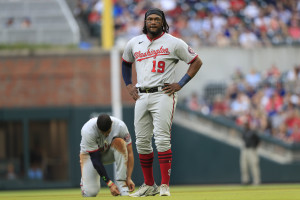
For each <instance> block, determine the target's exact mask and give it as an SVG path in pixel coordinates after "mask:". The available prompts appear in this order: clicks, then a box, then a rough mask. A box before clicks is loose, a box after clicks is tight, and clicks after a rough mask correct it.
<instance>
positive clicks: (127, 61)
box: [122, 58, 133, 64]
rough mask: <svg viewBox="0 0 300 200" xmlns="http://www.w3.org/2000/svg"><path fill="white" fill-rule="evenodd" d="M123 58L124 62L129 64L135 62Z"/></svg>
mask: <svg viewBox="0 0 300 200" xmlns="http://www.w3.org/2000/svg"><path fill="white" fill-rule="evenodd" d="M122 60H123V61H124V62H126V63H129V64H132V63H133V62H129V61H127V60H125V59H124V58H122Z"/></svg>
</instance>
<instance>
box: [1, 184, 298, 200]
mask: <svg viewBox="0 0 300 200" xmlns="http://www.w3.org/2000/svg"><path fill="white" fill-rule="evenodd" d="M171 195H172V196H170V197H160V196H155V197H146V199H147V200H152V199H160V198H163V199H172V200H194V199H197V200H298V199H299V200H300V184H280V185H279V184H272V185H261V186H240V185H222V186H219V185H217V186H203V185H200V186H171ZM120 198H121V199H124V200H126V199H132V198H131V197H120V196H119V197H113V196H111V195H110V192H109V190H108V189H107V188H104V189H101V192H100V193H99V194H98V196H97V197H96V198H83V197H81V195H80V189H79V188H78V189H51V190H22V191H0V199H1V200H14V199H17V200H19V199H20V200H50V199H51V200H52V199H53V200H62V199H68V200H73V199H105V200H106V199H108V200H109V199H114V200H116V199H120ZM138 199H139V198H138Z"/></svg>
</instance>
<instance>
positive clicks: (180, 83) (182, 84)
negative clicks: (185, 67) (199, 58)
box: [178, 74, 192, 87]
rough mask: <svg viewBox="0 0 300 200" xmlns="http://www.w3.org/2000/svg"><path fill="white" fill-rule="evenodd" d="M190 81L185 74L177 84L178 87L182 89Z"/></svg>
mask: <svg viewBox="0 0 300 200" xmlns="http://www.w3.org/2000/svg"><path fill="white" fill-rule="evenodd" d="M191 79H192V77H190V76H189V75H188V74H185V75H184V76H183V77H182V79H181V80H180V81H179V82H178V84H179V85H180V87H183V86H184V85H185V84H187V83H188V82H189V81H190V80H191Z"/></svg>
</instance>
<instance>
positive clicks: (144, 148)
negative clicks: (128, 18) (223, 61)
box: [122, 8, 202, 197]
mask: <svg viewBox="0 0 300 200" xmlns="http://www.w3.org/2000/svg"><path fill="white" fill-rule="evenodd" d="M168 31H169V26H168V24H167V22H166V19H165V15H164V12H163V11H161V10H160V9H157V8H152V9H149V10H148V11H147V12H146V13H145V21H144V28H143V33H144V34H142V35H139V36H136V37H134V38H132V39H131V40H130V41H129V42H128V43H127V45H126V47H125V49H124V52H123V56H122V59H123V62H122V75H123V79H124V82H125V84H126V87H127V90H128V92H129V94H130V95H131V96H132V98H133V99H134V100H135V101H136V104H135V116H134V126H135V134H136V147H137V151H138V153H139V158H140V164H141V167H142V171H143V175H144V184H143V185H142V186H141V187H140V188H139V190H138V191H137V192H135V193H133V194H130V195H129V196H132V197H140V196H153V195H156V194H158V193H160V196H170V189H169V182H170V174H171V162H172V151H171V125H172V119H173V115H174V111H175V108H176V103H177V93H176V92H177V91H179V90H180V89H181V88H182V87H183V86H184V85H185V84H186V83H187V82H189V81H190V80H191V79H192V78H193V77H194V76H195V75H196V73H197V72H198V70H199V69H200V67H201V65H202V61H201V60H200V58H199V57H198V55H197V54H196V53H195V52H194V51H193V50H192V49H191V48H190V47H189V46H188V45H187V44H186V43H185V42H184V41H183V40H181V39H178V38H176V37H173V36H172V35H170V34H168ZM179 60H182V61H184V62H186V63H187V64H190V66H189V68H188V71H187V73H186V74H185V75H184V76H183V77H182V79H181V80H180V81H179V82H178V83H176V82H175V66H176V64H177V63H178V61H179ZM133 62H135V67H136V72H137V84H136V85H135V86H134V85H133V84H132V63H133ZM153 134H154V139H155V145H156V148H157V151H158V159H159V165H160V171H161V178H162V179H161V186H160V189H158V187H157V185H156V184H155V181H154V178H153V149H152V144H151V143H152V142H151V141H152V136H153Z"/></svg>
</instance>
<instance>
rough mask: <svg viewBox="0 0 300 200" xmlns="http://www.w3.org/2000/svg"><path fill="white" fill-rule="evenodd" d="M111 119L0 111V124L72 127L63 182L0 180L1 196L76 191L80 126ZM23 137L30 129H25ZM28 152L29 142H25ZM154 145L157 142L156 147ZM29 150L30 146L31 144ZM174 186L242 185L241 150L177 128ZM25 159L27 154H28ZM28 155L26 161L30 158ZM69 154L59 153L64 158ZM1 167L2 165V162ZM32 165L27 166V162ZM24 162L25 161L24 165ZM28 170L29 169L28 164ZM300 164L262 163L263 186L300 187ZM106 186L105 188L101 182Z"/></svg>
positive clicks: (78, 111)
mask: <svg viewBox="0 0 300 200" xmlns="http://www.w3.org/2000/svg"><path fill="white" fill-rule="evenodd" d="M102 112H105V113H111V108H110V107H108V106H102V107H99V106H94V107H93V106H91V107H64V108H5V109H1V110H0V121H1V122H3V121H7V120H14V121H16V120H21V121H23V123H24V124H26V122H27V123H28V122H30V121H31V120H36V119H38V120H46V119H64V120H66V121H67V122H68V146H67V149H68V153H67V156H68V158H69V159H68V160H69V165H68V179H67V180H65V181H54V182H53V181H34V180H28V179H27V178H25V179H21V180H13V181H5V180H0V190H6V189H30V188H62V187H77V188H79V183H80V165H79V156H78V154H79V150H80V145H79V144H80V139H81V136H80V130H81V127H82V125H83V124H84V123H85V122H86V121H87V120H88V119H90V118H91V117H92V116H95V115H96V114H99V113H102ZM133 117H134V109H133V107H132V106H126V107H124V108H123V120H124V122H125V123H126V124H127V126H128V130H129V132H130V134H131V136H132V143H133V151H134V156H135V166H134V172H133V174H132V178H133V180H134V182H135V183H136V185H141V184H142V183H143V174H142V170H141V167H140V164H139V159H138V154H137V151H136V147H135V136H134V123H133ZM24 127H25V129H24V131H25V135H26V132H27V134H28V127H27V128H26V125H24ZM22 142H23V143H24V146H26V143H28V139H26V138H25V139H24V140H23V141H22ZM153 144H154V142H153ZM27 146H28V144H27ZM172 151H173V163H172V178H171V184H172V185H182V184H185V185H186V184H239V183H240V171H239V149H238V148H235V147H232V146H229V145H226V144H225V143H222V142H220V141H216V140H213V139H211V138H208V137H207V136H204V135H201V134H198V133H196V132H193V131H191V130H188V129H186V128H183V127H181V126H179V125H177V124H176V123H175V124H173V127H172ZM24 154H25V158H26V157H28V154H29V150H25V151H24ZM26 154H27V156H26ZM63 154H66V152H61V156H63ZM154 154H155V159H154V175H155V180H156V182H157V184H159V183H160V178H161V177H160V170H159V163H158V159H157V151H156V150H155V148H154ZM0 161H1V160H0ZM28 161H29V160H28ZM25 162H26V159H25ZM25 165H26V163H25ZM299 165H300V164H299V163H291V164H286V165H280V164H277V163H275V162H271V161H269V160H266V159H264V158H261V163H260V166H261V171H262V173H261V174H262V182H263V183H280V182H281V183H292V182H299V181H300V173H299ZM107 169H108V174H109V175H110V177H113V174H112V172H113V168H112V165H109V166H107ZM102 185H103V186H105V184H104V183H103V182H102Z"/></svg>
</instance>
